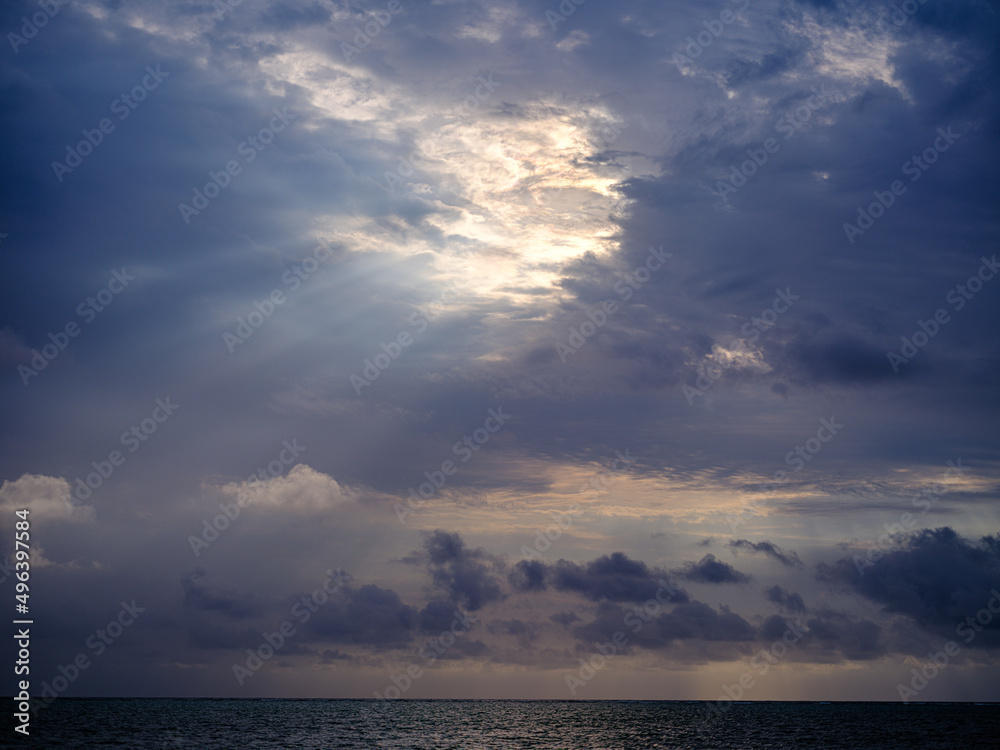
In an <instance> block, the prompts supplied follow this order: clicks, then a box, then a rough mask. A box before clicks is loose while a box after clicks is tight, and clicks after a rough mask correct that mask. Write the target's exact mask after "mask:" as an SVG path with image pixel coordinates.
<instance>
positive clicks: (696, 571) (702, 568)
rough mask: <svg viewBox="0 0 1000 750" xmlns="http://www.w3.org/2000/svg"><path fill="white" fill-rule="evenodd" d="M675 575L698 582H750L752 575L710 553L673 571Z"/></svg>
mask: <svg viewBox="0 0 1000 750" xmlns="http://www.w3.org/2000/svg"><path fill="white" fill-rule="evenodd" d="M673 573H674V575H676V576H677V577H678V578H682V579H684V580H686V581H695V582H698V583H748V582H749V581H750V580H751V577H750V576H749V575H747V574H745V573H741V572H740V571H738V570H736V568H734V567H733V566H732V565H730V564H729V563H724V562H722V561H721V560H717V559H715V555H713V554H711V553H709V554H707V555H705V556H704V557H703V558H701V559H700V560H699V561H698V562H696V563H693V562H687V563H685V564H684V567H683V568H678V569H677V570H674V571H673Z"/></svg>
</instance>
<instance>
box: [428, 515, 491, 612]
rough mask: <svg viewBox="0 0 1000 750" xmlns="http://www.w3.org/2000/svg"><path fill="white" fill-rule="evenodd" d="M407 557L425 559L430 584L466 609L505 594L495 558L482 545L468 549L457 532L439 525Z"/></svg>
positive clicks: (476, 607)
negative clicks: (420, 551)
mask: <svg viewBox="0 0 1000 750" xmlns="http://www.w3.org/2000/svg"><path fill="white" fill-rule="evenodd" d="M409 560H410V561H414V562H417V561H424V562H426V564H427V567H428V569H429V571H430V573H431V576H432V578H433V581H434V586H435V587H436V588H438V589H441V590H443V591H445V592H447V593H448V595H449V596H450V597H451V599H452V600H453V601H457V602H459V603H460V604H463V605H464V606H465V607H466V608H467V609H468V610H469V611H472V612H474V611H476V610H478V609H481V608H482V607H483V606H485V605H487V604H489V603H490V602H495V601H500V600H502V599H503V598H504V596H505V594H504V593H503V590H502V589H501V587H500V580H499V578H498V576H497V574H498V573H499V572H500V569H501V568H502V563H501V561H500V560H499V558H495V557H493V556H490V555H488V554H487V553H486V552H485V551H484V550H482V549H475V550H471V549H469V548H468V547H466V546H465V542H464V541H463V540H462V537H461V535H459V534H458V533H457V532H447V531H442V530H441V529H437V530H435V531H433V532H431V533H430V534H429V535H428V536H427V539H426V540H425V541H424V552H423V554H418V555H415V556H413V557H411V558H409Z"/></svg>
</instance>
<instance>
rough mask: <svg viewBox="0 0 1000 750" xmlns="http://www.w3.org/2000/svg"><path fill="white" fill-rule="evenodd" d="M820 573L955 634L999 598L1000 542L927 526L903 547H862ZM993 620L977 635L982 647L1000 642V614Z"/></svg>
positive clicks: (901, 541) (922, 622)
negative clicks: (871, 550) (872, 551)
mask: <svg viewBox="0 0 1000 750" xmlns="http://www.w3.org/2000/svg"><path fill="white" fill-rule="evenodd" d="M816 575H817V578H818V579H819V580H820V581H824V582H828V583H835V584H840V585H843V586H846V587H848V588H849V589H850V590H852V591H854V592H856V593H858V594H860V595H861V596H864V597H865V598H866V599H869V600H871V601H873V602H876V603H878V604H881V605H882V606H883V607H884V608H885V610H886V611H887V612H892V613H899V614H904V615H908V616H909V617H912V618H913V619H914V620H916V622H917V623H918V624H920V625H921V626H923V627H924V628H927V629H929V630H933V631H936V632H951V633H954V632H955V629H956V627H957V626H959V625H960V624H961V623H963V622H966V621H967V620H968V618H970V617H972V618H975V617H976V615H977V613H978V612H979V611H980V610H982V609H983V608H984V607H987V605H988V604H989V603H990V602H991V601H992V600H993V599H994V597H995V594H994V593H993V592H994V591H995V590H996V589H997V586H998V581H1000V545H998V539H997V537H996V536H993V537H984V538H982V539H981V540H979V541H978V542H973V541H970V540H968V539H965V538H963V537H961V536H959V535H958V534H956V533H955V531H953V530H952V529H951V528H949V527H941V528H938V529H924V530H922V531H920V532H918V533H916V534H914V535H912V536H910V537H906V538H900V539H898V546H897V547H895V548H890V549H889V550H888V551H886V552H884V553H883V552H882V551H881V550H879V551H878V553H877V554H872V555H870V554H868V550H865V551H859V552H858V553H855V554H854V555H853V556H852V557H845V558H841V559H839V560H837V561H836V562H834V563H832V564H820V565H819V566H817V572H816ZM998 604H1000V602H998ZM990 619H991V621H990V622H988V623H985V630H983V632H982V633H981V634H980V635H979V636H978V637H977V638H976V641H975V644H976V645H977V646H989V645H996V644H997V643H1000V619H997V618H990ZM979 630H980V628H979V627H977V628H976V631H977V632H978V631H979Z"/></svg>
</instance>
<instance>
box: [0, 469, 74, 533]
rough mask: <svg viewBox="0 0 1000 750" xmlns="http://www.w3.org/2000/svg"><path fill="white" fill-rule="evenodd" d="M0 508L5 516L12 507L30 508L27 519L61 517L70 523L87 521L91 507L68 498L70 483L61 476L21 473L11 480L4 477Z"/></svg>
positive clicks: (57, 518) (0, 494)
mask: <svg viewBox="0 0 1000 750" xmlns="http://www.w3.org/2000/svg"><path fill="white" fill-rule="evenodd" d="M0 508H2V509H3V512H4V515H5V516H8V515H10V513H13V512H14V511H16V510H21V509H27V510H29V511H31V513H30V520H32V521H37V520H39V519H44V520H49V519H53V520H63V521H71V522H73V523H90V522H92V521H93V520H94V508H93V507H92V506H90V505H74V504H73V503H72V502H71V501H70V486H69V482H67V481H66V480H65V479H63V478H62V477H47V476H44V475H41V474H22V475H21V476H20V477H19V478H18V479H15V480H14V481H10V480H7V481H6V482H4V483H3V485H2V486H0Z"/></svg>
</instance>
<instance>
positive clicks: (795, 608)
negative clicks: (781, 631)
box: [764, 586, 806, 614]
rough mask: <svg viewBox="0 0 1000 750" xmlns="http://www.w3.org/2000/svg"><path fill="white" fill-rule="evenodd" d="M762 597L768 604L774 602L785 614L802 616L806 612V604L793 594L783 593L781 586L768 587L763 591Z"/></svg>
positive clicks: (797, 595) (789, 592)
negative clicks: (793, 613) (792, 613)
mask: <svg viewBox="0 0 1000 750" xmlns="http://www.w3.org/2000/svg"><path fill="white" fill-rule="evenodd" d="M764 596H765V597H766V598H767V600H768V601H769V602H774V603H775V604H777V605H778V606H779V607H781V609H783V610H785V611H786V612H795V613H797V614H804V613H805V611H806V603H805V602H804V601H802V597H801V596H800V595H799V594H796V593H794V592H791V591H785V589H783V588H781V586H770V587H769V588H766V589H764Z"/></svg>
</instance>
